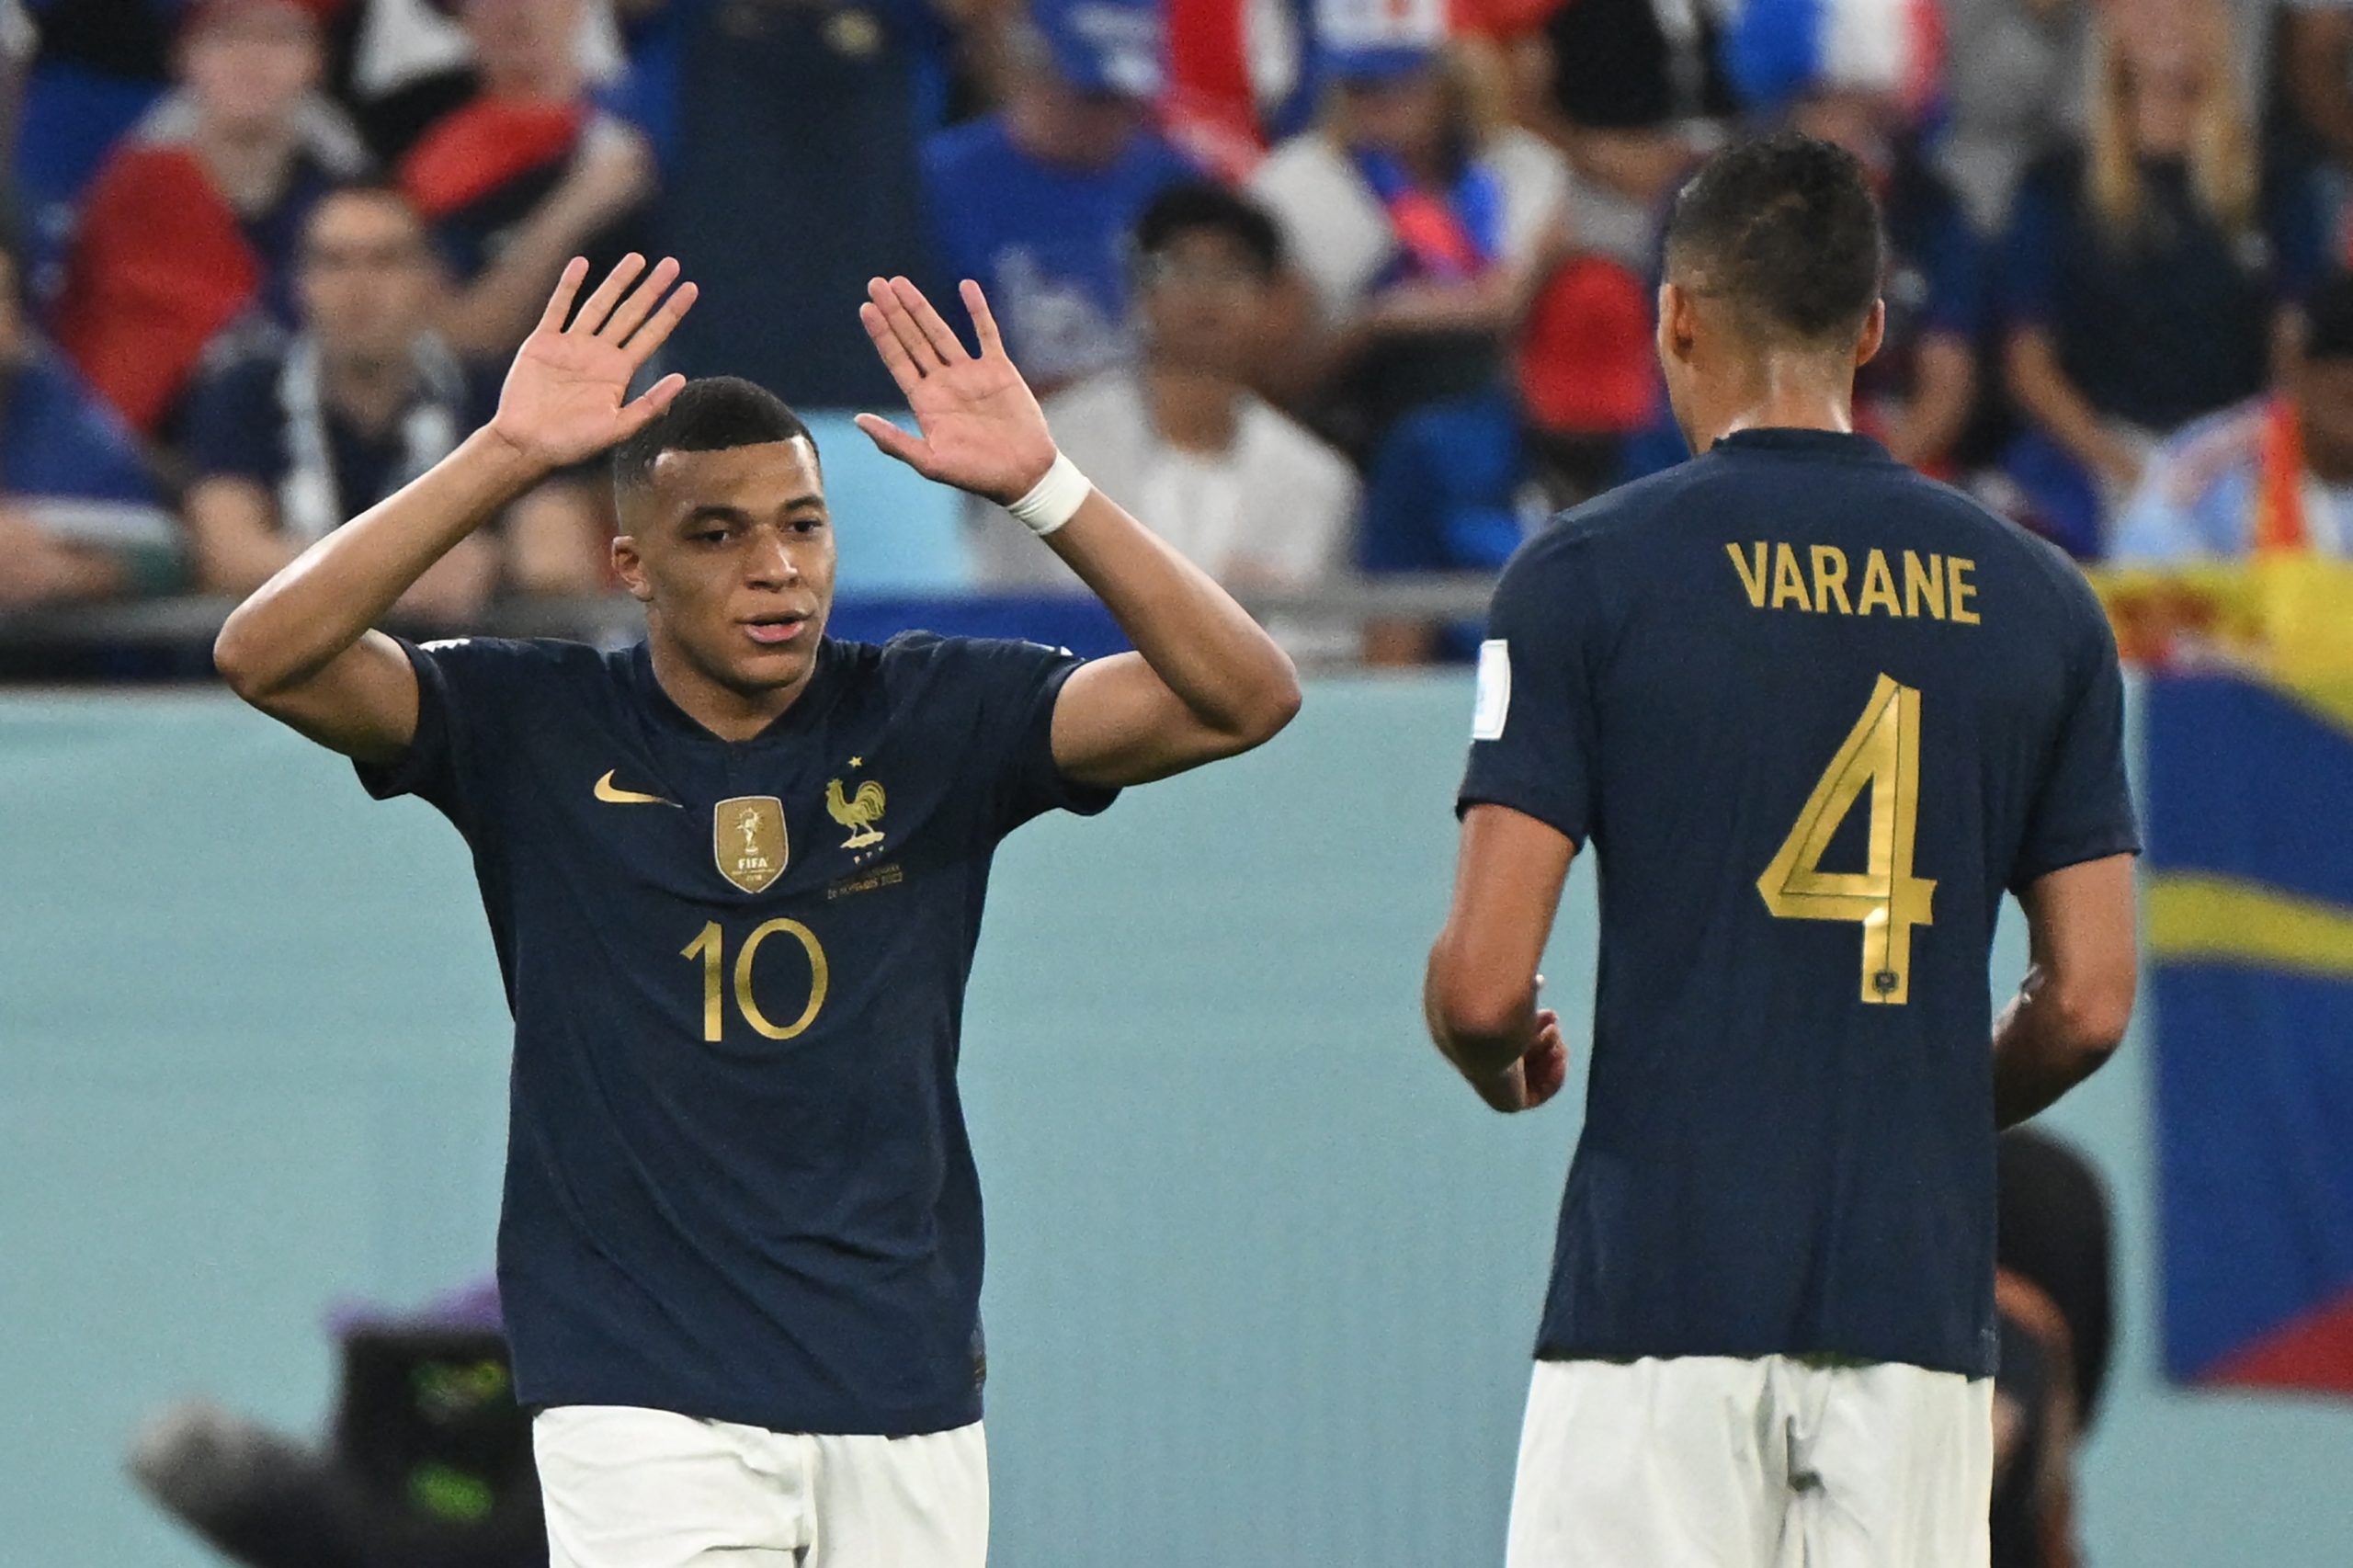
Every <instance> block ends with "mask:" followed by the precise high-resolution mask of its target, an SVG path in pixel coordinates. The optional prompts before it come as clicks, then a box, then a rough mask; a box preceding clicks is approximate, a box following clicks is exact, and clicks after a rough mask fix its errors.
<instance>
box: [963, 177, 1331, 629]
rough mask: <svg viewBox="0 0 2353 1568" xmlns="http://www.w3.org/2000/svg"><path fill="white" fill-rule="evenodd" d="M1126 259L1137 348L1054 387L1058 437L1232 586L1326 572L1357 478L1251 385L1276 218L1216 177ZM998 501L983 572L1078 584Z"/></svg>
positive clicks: (1273, 263)
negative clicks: (1132, 357) (1130, 361)
mask: <svg viewBox="0 0 2353 1568" xmlns="http://www.w3.org/2000/svg"><path fill="white" fill-rule="evenodd" d="M1131 265H1132V266H1133V267H1134V269H1135V279H1134V284H1135V297H1136V310H1137V315H1138V322H1137V326H1138V329H1139V336H1140V339H1141V343H1142V363H1141V364H1139V365H1137V366H1135V367H1134V368H1131V369H1117V370H1109V371H1105V372H1103V373H1101V374H1099V375H1097V376H1095V377H1092V378H1090V379H1088V380H1086V381H1081V382H1079V383H1078V384H1077V385H1075V386H1073V387H1071V388H1069V389H1067V390H1066V391H1064V392H1060V393H1058V394H1056V395H1055V396H1053V397H1051V398H1049V399H1048V400H1047V402H1046V418H1047V421H1048V423H1049V424H1051V426H1052V427H1053V432H1054V439H1055V441H1056V442H1057V444H1059V445H1060V446H1061V448H1062V449H1063V451H1065V452H1067V453H1069V454H1070V457H1071V460H1072V461H1074V462H1075V463H1076V464H1077V465H1078V466H1079V467H1080V468H1082V469H1084V470H1085V471H1086V474H1087V476H1088V477H1089V478H1090V479H1092V480H1094V481H1095V483H1097V484H1099V485H1100V486H1102V488H1103V489H1104V491H1105V492H1106V493H1108V494H1113V495H1121V496H1126V497H1129V498H1130V505H1131V506H1134V507H1135V510H1136V515H1137V516H1138V517H1144V518H1148V519H1149V520H1150V521H1151V524H1152V526H1153V528H1155V529H1157V530H1158V531H1159V533H1160V534H1161V536H1162V537H1163V538H1164V539H1165V540H1168V542H1169V543H1170V544H1172V545H1174V546H1175V547H1176V549H1177V550H1178V551H1181V552H1182V553H1183V554H1184V555H1185V557H1186V558H1187V559H1188V560H1189V561H1191V562H1193V563H1194V564H1196V565H1198V566H1199V567H1200V568H1201V569H1202V570H1203V571H1206V572H1208V573H1209V574H1211V576H1213V577H1215V578H1217V579H1218V580H1219V581H1220V582H1221V583H1223V584H1225V585H1227V586H1229V587H1234V588H1244V589H1249V588H1256V589H1261V590H1267V589H1272V590H1287V589H1301V588H1308V587H1313V586H1314V585H1318V584H1320V583H1323V582H1324V581H1326V580H1327V579H1329V578H1330V577H1331V576H1332V575H1333V574H1336V573H1337V572H1339V571H1341V570H1342V569H1343V568H1344V566H1345V564H1346V562H1347V560H1348V556H1349V545H1350V534H1351V531H1352V529H1353V528H1354V526H1355V519H1356V512H1357V501H1358V482H1357V478H1356V475H1355V473H1354V472H1352V471H1351V470H1350V469H1349V467H1348V465H1347V462H1346V461H1344V460H1342V459H1341V457H1340V455H1339V454H1338V453H1337V452H1335V451H1334V450H1333V449H1331V448H1329V447H1327V446H1325V445H1324V443H1323V442H1322V441H1320V440H1318V439H1317V438H1316V437H1313V435H1310V434H1309V433H1308V432H1307V431H1306V430H1305V429H1304V428H1302V426H1299V425H1298V424H1296V423H1294V422H1293V421H1292V420H1291V419H1290V418H1289V417H1288V416H1286V415H1283V414H1282V413H1280V412H1279V411H1278V410H1277V409H1276V408H1275V407H1274V406H1273V405H1272V404H1270V403H1267V402H1266V401H1265V400H1264V399H1262V398H1260V397H1259V396H1257V395H1256V393H1255V392H1251V391H1250V387H1249V378H1250V376H1251V375H1252V373H1253V371H1254V369H1256V360H1257V359H1258V358H1259V357H1260V355H1261V354H1262V352H1263V351H1264V349H1265V346H1266V344H1267V330H1268V329H1267V323H1268V320H1269V318H1270V315H1271V314H1272V312H1274V310H1275V295H1276V290H1277V285H1278V279H1279V278H1280V276H1281V274H1282V268H1283V256H1282V245H1281V241H1280V239H1279V235H1278V233H1277V231H1276V229H1275V225H1274V222H1273V221H1272V220H1271V219H1269V218H1268V217H1267V214H1266V213H1265V212H1264V211H1262V210H1259V209H1258V208H1257V207H1256V206H1254V205H1253V204H1252V203H1250V202H1249V201H1247V200H1246V199H1244V198H1242V197H1240V196H1237V195H1235V194H1234V193H1233V192H1232V191H1229V190H1227V189H1225V188H1224V187H1221V186H1217V185H1212V184H1209V183H1206V182H1203V183H1187V184H1183V185H1179V186H1175V187H1171V188H1169V189H1168V190H1165V191H1164V192H1162V193H1161V195H1160V196H1159V197H1157V198H1156V199H1154V200H1153V202H1152V203H1151V204H1150V205H1149V206H1148V207H1147V208H1146V209H1145V210H1144V212H1143V215H1142V218H1141V219H1140V220H1139V221H1138V222H1137V224H1136V228H1135V233H1134V236H1133V244H1132V247H1131ZM995 513H996V508H995V507H988V508H985V511H984V515H983V517H982V518H981V519H980V521H981V524H982V526H981V528H980V530H979V537H978V538H977V540H975V545H974V554H975V560H976V562H977V564H978V567H979V572H980V575H981V577H982V579H983V581H984V582H987V583H989V584H990V585H995V586H1001V587H1002V586H1015V587H1032V588H1035V587H1046V588H1068V589H1069V590H1070V591H1072V592H1074V593H1075V592H1078V591H1080V590H1081V588H1082V585H1081V584H1080V583H1079V581H1078V579H1077V578H1076V577H1074V576H1073V575H1072V574H1071V573H1070V571H1069V569H1068V568H1066V567H1064V566H1063V564H1062V562H1060V561H1059V560H1057V559H1056V558H1055V557H1054V556H1053V555H1051V553H1049V552H1048V551H1042V550H1040V549H1039V548H1038V547H1037V543H1036V541H1035V540H1032V539H1030V538H1029V535H1028V534H1027V533H1026V532H1024V531H1023V530H1022V529H1020V528H1017V527H1016V526H1014V524H1013V523H1012V522H1011V521H1010V520H1009V519H1006V518H1005V517H999V516H996V515H995Z"/></svg>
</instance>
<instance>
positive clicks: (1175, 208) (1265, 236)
mask: <svg viewBox="0 0 2353 1568" xmlns="http://www.w3.org/2000/svg"><path fill="white" fill-rule="evenodd" d="M1205 229H1206V230H1211V231H1213V232H1215V233H1221V234H1223V235H1225V236H1226V237H1227V238H1228V239H1231V240H1232V241H1233V243H1234V244H1238V245H1240V246H1241V247H1242V248H1243V249H1244V250H1245V251H1247V252H1249V253H1250V259H1251V260H1252V261H1253V262H1255V263H1256V264H1257V267H1258V271H1259V272H1260V274H1262V275H1263V276H1265V277H1268V278H1271V277H1273V276H1274V275H1275V274H1276V273H1277V272H1278V271H1279V270H1280V269H1281V267H1282V265H1283V237H1282V231H1280V230H1279V229H1278V228H1276V227H1275V221H1274V220H1273V219H1272V218H1270V217H1268V216H1267V210H1266V209H1265V208H1263V207H1261V206H1259V205H1258V204H1257V203H1256V202H1255V201H1253V200H1251V199H1249V198H1248V197H1246V196H1243V195H1240V194H1238V193H1236V192H1234V191H1233V190H1229V189H1227V188H1226V187H1224V186H1222V185H1219V184H1217V183H1216V182H1214V181H1212V180H1185V181H1182V182H1180V183H1178V184H1176V185H1172V186H1170V187H1167V188H1166V189H1165V190H1163V191H1162V192H1161V193H1160V194H1159V195H1158V196H1155V197H1154V198H1153V199H1152V200H1151V202H1150V204H1148V205H1147V206H1146V207H1145V208H1144V210H1143V214H1142V216H1141V217H1139V218H1138V219H1137V220H1136V228H1135V237H1134V243H1135V254H1136V256H1137V257H1138V258H1139V259H1144V258H1149V257H1152V256H1159V255H1160V254H1161V253H1162V252H1164V251H1165V250H1167V249H1168V247H1169V246H1171V245H1173V244H1176V241H1177V240H1178V239H1179V238H1181V237H1182V236H1184V235H1186V234H1190V233H1199V232H1200V231H1202V230H1205Z"/></svg>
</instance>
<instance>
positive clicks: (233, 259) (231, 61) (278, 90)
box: [56, 0, 366, 435]
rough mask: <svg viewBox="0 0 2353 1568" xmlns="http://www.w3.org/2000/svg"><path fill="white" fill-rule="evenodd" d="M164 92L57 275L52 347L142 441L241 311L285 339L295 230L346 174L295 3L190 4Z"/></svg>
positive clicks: (335, 114) (311, 29) (314, 54)
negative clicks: (272, 325) (172, 85)
mask: <svg viewBox="0 0 2353 1568" xmlns="http://www.w3.org/2000/svg"><path fill="white" fill-rule="evenodd" d="M174 64H175V69H176V74H177V78H178V82H179V86H178V87H177V89H176V90H175V91H174V92H172V93H170V94H168V95H166V96H165V97H164V98H163V99H162V100H161V101H160V102H158V103H157V104H156V106H155V108H153V110H152V111H151V112H150V113H149V114H148V115H147V117H146V119H143V120H142V122H141V123H140V125H139V127H138V129H137V130H136V131H134V132H133V133H132V135H131V138H130V140H129V141H128V142H126V143H125V144H124V145H123V146H122V147H120V148H119V149H118V150H117V151H116V152H115V153H114V154H113V155H112V156H111V157H110V158H108V161H107V164H106V166H105V167H104V168H103V169H102V170H101V171H100V173H99V175H98V177H97V182H96V183H95V184H94V185H93V186H92V187H91V190H90V195H89V200H88V204H87V206H86V208H85V211H84V213H83V217H82V222H81V228H80V231H79V233H77V234H76V236H75V238H74V245H73V248H72V251H71V254H70V256H69V257H68V260H67V263H66V274H65V286H64V289H63V293H62V294H61V296H60V298H59V300H58V305H57V323H56V325H57V339H58V342H59V344H60V345H61V346H62V347H63V348H64V350H65V352H66V353H67V355H68V356H69V357H71V358H73V360H74V363H75V364H76V365H77V366H79V367H80V369H81V370H82V373H83V374H84V375H85V377H87V378H88V380H89V381H90V383H91V384H92V385H93V386H95V387H96V388H97V390H98V392H100V393H101V394H102V395H103V396H105V397H106V398H107V400H108V402H110V403H113V404H114V406H115V407H116V408H117V409H119V410H120V411H121V413H122V415H123V416H124V417H125V418H126V419H128V420H130V421H131V424H132V425H133V426H137V427H138V428H139V429H140V430H142V431H143V432H146V433H148V434H151V435H152V434H153V433H155V432H156V431H157V430H158V429H159V428H160V427H161V426H164V425H165V422H166V420H167V418H168V416H169V415H171V414H172V412H173V410H174V408H175V405H176V403H177V402H178V400H179V397H180V394H181V392H182V391H183V390H184V389H185V388H186V386H187V384H188V378H189V376H190V375H191V374H192V373H193V372H194V370H195V369H196V366H197V362H198V360H199V358H201V357H202V355H203V353H204V349H205V346H206V345H207V344H209V343H210V342H211V341H212V339H213V338H214V337H215V336H216V335H219V334H220V333H221V331H222V329H223V328H225V327H227V326H229V325H230V324H232V323H233V322H235V321H237V320H238V319H239V318H240V317H241V316H244V315H245V314H246V312H249V311H256V310H258V311H259V312H264V313H266V314H267V315H268V316H271V317H274V318H276V319H277V320H278V321H279V322H280V323H288V324H290V321H291V318H292V301H291V300H290V297H289V291H288V285H287V280H286V267H287V263H288V261H289V259H290V256H291V255H292V253H293V249H294V244H295V240H296V236H297V235H298V234H299V233H300V232H301V223H302V218H303V216H304V214H306V213H307V212H308V211H309V210H310V209H311V205H312V203H313V202H314V201H315V200H317V199H318V198H319V196H320V195H321V193H323V192H324V191H325V190H326V189H327V188H328V187H331V186H332V185H334V184H335V183H336V182H337V181H338V180H341V179H345V178H348V177H350V176H353V175H355V174H358V172H360V170H361V168H362V165H364V164H365V162H366V154H365V153H364V152H363V151H362V149H361V147H360V143H359V139H358V135H357V133H356V132H354V131H353V130H352V129H351V126H350V124H349V122H348V121H347V120H346V119H344V117H343V115H342V114H341V112H340V111H339V110H337V109H335V108H334V107H333V106H332V105H330V104H329V103H328V102H327V101H326V100H325V99H324V97H321V96H320V94H319V92H318V90H317V89H318V82H319V76H320V72H321V69H322V66H323V59H322V51H321V45H320V39H319V20H318V16H317V14H316V12H315V11H314V10H313V9H312V8H310V7H308V6H303V5H300V4H297V3H296V0H206V3H205V4H203V5H201V6H199V7H198V8H197V9H196V10H195V11H193V12H192V13H190V15H189V17H188V21H187V23H186V24H185V25H184V26H183V27H182V28H181V31H180V37H179V42H178V46H177V51H176V59H175V62H174Z"/></svg>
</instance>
